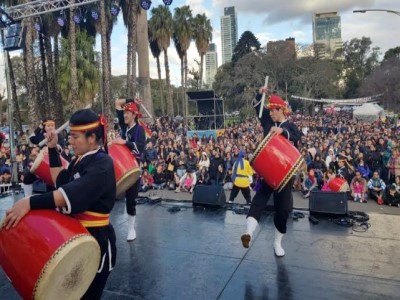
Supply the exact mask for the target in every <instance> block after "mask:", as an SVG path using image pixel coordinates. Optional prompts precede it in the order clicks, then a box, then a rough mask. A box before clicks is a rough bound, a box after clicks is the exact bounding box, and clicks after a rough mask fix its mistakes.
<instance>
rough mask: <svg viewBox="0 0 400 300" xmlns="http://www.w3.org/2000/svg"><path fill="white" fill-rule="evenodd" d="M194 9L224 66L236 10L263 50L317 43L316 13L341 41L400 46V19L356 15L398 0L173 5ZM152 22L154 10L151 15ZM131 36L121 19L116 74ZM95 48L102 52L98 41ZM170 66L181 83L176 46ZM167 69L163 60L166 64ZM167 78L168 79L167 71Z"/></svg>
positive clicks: (115, 42)
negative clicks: (230, 10) (273, 44)
mask: <svg viewBox="0 0 400 300" xmlns="http://www.w3.org/2000/svg"><path fill="white" fill-rule="evenodd" d="M160 4H163V2H162V0H153V4H152V6H153V7H154V6H158V5H160ZM186 4H189V5H190V7H191V8H192V10H193V15H195V14H197V13H206V15H207V16H208V17H209V18H210V19H211V23H212V26H213V28H214V32H213V42H214V43H215V44H216V45H217V51H218V54H219V58H218V62H219V64H220V63H221V55H220V53H221V38H220V31H221V28H220V17H221V15H222V14H223V8H224V7H227V6H235V8H236V12H237V19H238V35H239V38H240V35H241V34H242V33H243V32H244V31H246V30H250V31H251V32H253V33H254V34H255V36H256V37H257V38H258V39H259V41H260V42H261V44H262V45H265V44H266V43H267V42H268V41H271V40H272V41H274V40H282V39H285V38H288V37H295V38H296V43H301V44H310V43H312V15H313V13H314V12H328V11H338V12H339V13H340V15H341V17H342V39H343V41H346V40H350V39H352V38H361V37H362V36H368V37H370V38H371V39H372V41H373V43H374V44H373V46H379V47H380V48H381V51H382V53H384V52H385V51H386V50H388V49H389V48H393V47H396V46H400V36H399V34H398V28H400V16H398V15H395V14H388V13H386V12H368V13H365V14H353V13H352V11H353V10H354V9H361V8H380V9H391V10H396V11H399V10H400V1H399V0H261V1H260V0H173V2H172V5H171V6H170V8H171V11H172V12H173V10H174V8H176V7H179V6H182V5H186ZM148 17H150V11H149V12H148ZM126 35H127V31H126V29H125V27H124V25H123V22H122V16H121V14H120V16H119V21H118V24H117V25H116V27H115V28H114V29H113V33H112V40H111V51H112V74H113V75H122V74H126V47H127V37H126ZM96 47H97V48H98V49H100V40H99V39H98V42H97V45H96ZM168 54H169V55H168V56H169V63H170V67H171V82H172V84H175V85H177V84H179V82H180V79H179V78H180V75H179V74H180V71H179V69H180V62H179V58H178V56H177V54H176V51H175V48H174V46H173V44H172V43H171V47H170V48H169V50H168ZM2 58H3V57H2V56H0V90H1V92H2V91H3V89H4V87H5V84H4V67H3V63H2ZM196 58H199V55H198V53H197V50H196V47H195V45H194V43H192V45H191V47H190V48H189V51H188V61H189V67H192V66H194V59H196ZM161 63H162V64H163V61H162V60H161ZM150 73H151V74H150V75H151V77H152V78H157V70H156V62H155V59H154V58H153V57H152V56H151V53H150ZM162 76H163V78H164V77H165V72H164V69H163V70H162Z"/></svg>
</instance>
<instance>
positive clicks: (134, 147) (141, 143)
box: [126, 124, 146, 155]
mask: <svg viewBox="0 0 400 300" xmlns="http://www.w3.org/2000/svg"><path fill="white" fill-rule="evenodd" d="M136 126H139V127H138V128H137V130H138V132H137V137H136V139H135V136H134V137H133V138H134V139H135V140H134V141H126V146H127V147H128V148H129V150H131V151H133V152H135V154H136V155H141V154H142V153H143V152H144V148H145V146H146V133H145V131H144V128H143V127H142V126H140V125H139V124H137V125H136ZM135 135H136V134H135Z"/></svg>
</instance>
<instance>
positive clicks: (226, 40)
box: [221, 6, 238, 64]
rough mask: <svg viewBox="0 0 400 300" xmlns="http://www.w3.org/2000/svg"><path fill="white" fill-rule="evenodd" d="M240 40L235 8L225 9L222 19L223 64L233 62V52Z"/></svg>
mask: <svg viewBox="0 0 400 300" xmlns="http://www.w3.org/2000/svg"><path fill="white" fill-rule="evenodd" d="M237 40H238V30H237V17H236V12H235V7H234V6H231V7H225V8H224V15H223V16H222V17H221V44H222V64H224V63H227V62H230V61H231V60H232V54H233V50H234V49H235V46H236V43H237Z"/></svg>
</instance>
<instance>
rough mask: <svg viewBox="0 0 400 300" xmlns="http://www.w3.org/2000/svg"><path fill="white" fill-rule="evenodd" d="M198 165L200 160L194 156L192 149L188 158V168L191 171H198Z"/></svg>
mask: <svg viewBox="0 0 400 300" xmlns="http://www.w3.org/2000/svg"><path fill="white" fill-rule="evenodd" d="M197 163H198V158H197V156H196V155H195V154H194V151H193V149H190V150H189V153H188V158H187V168H188V169H191V170H197Z"/></svg>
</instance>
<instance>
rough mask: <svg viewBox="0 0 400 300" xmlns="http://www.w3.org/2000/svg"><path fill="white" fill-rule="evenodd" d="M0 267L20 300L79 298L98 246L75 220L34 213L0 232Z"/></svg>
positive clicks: (90, 278) (92, 269)
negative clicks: (14, 225) (13, 226)
mask: <svg viewBox="0 0 400 300" xmlns="http://www.w3.org/2000/svg"><path fill="white" fill-rule="evenodd" d="M0 263H1V266H2V268H3V270H4V272H5V273H6V275H7V276H8V278H9V280H10V281H11V283H12V285H13V286H14V287H15V289H16V290H17V291H18V293H19V294H20V295H21V297H22V298H23V299H80V298H81V297H82V296H83V294H84V293H85V292H86V290H87V288H88V287H89V285H90V284H91V282H92V281H93V278H94V277H95V275H96V273H97V270H98V268H99V263H100V247H99V245H98V243H97V241H96V240H95V238H94V237H93V236H91V235H90V234H89V232H88V231H87V230H86V229H85V227H83V226H82V225H81V224H80V223H79V221H77V220H75V219H73V218H71V217H68V216H65V215H62V214H61V213H58V212H57V211H52V210H34V211H30V212H29V213H28V214H27V215H26V216H25V217H24V218H23V219H22V220H21V221H20V223H19V224H18V225H17V226H16V227H15V228H11V229H9V230H6V229H0Z"/></svg>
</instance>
